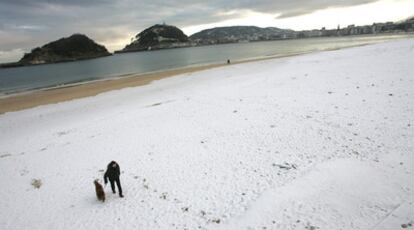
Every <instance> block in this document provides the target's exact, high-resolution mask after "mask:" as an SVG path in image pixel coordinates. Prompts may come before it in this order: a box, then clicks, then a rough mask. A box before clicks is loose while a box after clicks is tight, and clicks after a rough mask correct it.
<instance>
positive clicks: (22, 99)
mask: <svg viewBox="0 0 414 230" xmlns="http://www.w3.org/2000/svg"><path fill="white" fill-rule="evenodd" d="M351 47H355V46H351ZM351 47H346V48H351ZM332 50H337V49H328V50H321V51H313V52H302V53H292V54H286V55H280V56H277V55H274V56H267V57H266V56H264V57H258V58H252V59H244V60H239V61H234V62H231V64H227V63H213V64H207V65H200V66H189V67H184V68H177V69H170V70H162V71H155V72H150V73H144V74H126V75H120V76H116V77H113V78H108V79H100V80H94V81H85V82H79V83H72V84H66V85H61V86H53V87H49V88H43V89H38V90H31V91H25V92H19V93H16V94H8V95H7V94H6V95H3V96H2V97H0V115H1V114H4V113H7V112H16V111H19V110H24V109H30V108H34V107H37V106H40V105H47V104H54V103H59V102H64V101H70V100H74V99H80V98H84V97H92V96H96V95H98V94H100V93H104V92H108V91H112V90H119V89H123V88H127V87H137V86H144V85H147V84H150V83H151V82H153V81H157V80H161V79H164V78H168V77H174V76H177V75H181V74H188V73H193V72H198V71H203V70H208V69H214V68H218V67H223V66H228V65H236V64H243V63H248V62H256V61H263V60H269V59H275V58H285V57H292V56H298V55H304V54H308V53H315V52H323V51H332Z"/></svg>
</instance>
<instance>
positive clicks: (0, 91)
mask: <svg viewBox="0 0 414 230" xmlns="http://www.w3.org/2000/svg"><path fill="white" fill-rule="evenodd" d="M409 37H414V35H409V34H404V35H386V36H372V35H371V36H355V37H335V38H311V39H299V40H282V41H268V42H252V43H237V44H225V45H214V46H203V47H191V48H180V49H169V50H158V51H149V52H136V53H125V54H115V55H113V56H109V57H103V58H98V59H92V60H85V61H76V62H66V63H58V64H48V65H38V66H27V67H17V68H6V69H0V96H1V95H3V96H4V95H6V94H12V93H17V92H23V91H29V90H36V89H42V88H49V87H55V86H63V85H65V84H71V83H80V82H86V81H93V80H100V79H108V78H114V77H118V76H122V75H126V74H142V73H149V72H154V71H163V70H168V69H176V68H183V67H188V66H197V65H207V64H213V63H224V62H226V60H227V59H230V60H232V61H236V60H246V59H255V58H261V57H269V56H285V55H289V54H296V53H306V52H313V51H321V50H328V49H337V48H344V47H349V46H356V45H363V44H372V43H378V42H383V41H388V40H393V39H401V38H409Z"/></svg>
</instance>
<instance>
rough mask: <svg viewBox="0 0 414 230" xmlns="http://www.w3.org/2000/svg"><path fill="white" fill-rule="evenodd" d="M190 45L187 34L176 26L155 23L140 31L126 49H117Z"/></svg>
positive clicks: (134, 49)
mask: <svg viewBox="0 0 414 230" xmlns="http://www.w3.org/2000/svg"><path fill="white" fill-rule="evenodd" d="M186 46H190V43H189V40H188V37H187V35H185V34H184V32H183V31H181V30H180V29H178V28H177V27H175V26H171V25H160V24H157V25H154V26H151V27H149V28H147V29H145V30H144V31H142V32H140V33H139V34H137V35H136V36H135V38H133V41H132V42H131V43H130V44H129V45H127V46H125V48H124V49H122V50H120V51H116V53H120V52H121V53H122V52H135V51H144V50H158V49H170V48H179V47H186Z"/></svg>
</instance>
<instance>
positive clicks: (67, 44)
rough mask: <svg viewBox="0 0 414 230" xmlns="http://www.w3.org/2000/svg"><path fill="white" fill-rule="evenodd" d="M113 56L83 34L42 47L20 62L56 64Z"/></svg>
mask: <svg viewBox="0 0 414 230" xmlns="http://www.w3.org/2000/svg"><path fill="white" fill-rule="evenodd" d="M108 55H111V54H110V53H109V52H108V51H107V50H106V48H105V47H104V46H102V45H99V44H96V43H95V42H94V41H93V40H92V39H90V38H88V37H87V36H85V35H83V34H74V35H72V36H70V37H67V38H61V39H59V40H57V41H53V42H50V43H48V44H46V45H44V46H42V47H37V48H35V49H33V50H32V51H31V52H30V53H26V54H25V55H24V56H23V58H22V59H20V61H19V62H17V63H14V64H15V65H17V66H20V65H36V64H46V63H55V62H66V61H76V60H83V59H90V58H97V57H103V56H108Z"/></svg>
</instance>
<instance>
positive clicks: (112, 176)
mask: <svg viewBox="0 0 414 230" xmlns="http://www.w3.org/2000/svg"><path fill="white" fill-rule="evenodd" d="M113 164H116V166H115V167H113ZM120 174H121V171H120V169H119V165H118V163H116V162H115V161H111V163H109V164H108V167H107V169H106V172H105V175H104V181H105V184H106V183H108V179H109V181H115V180H119V175H120Z"/></svg>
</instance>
